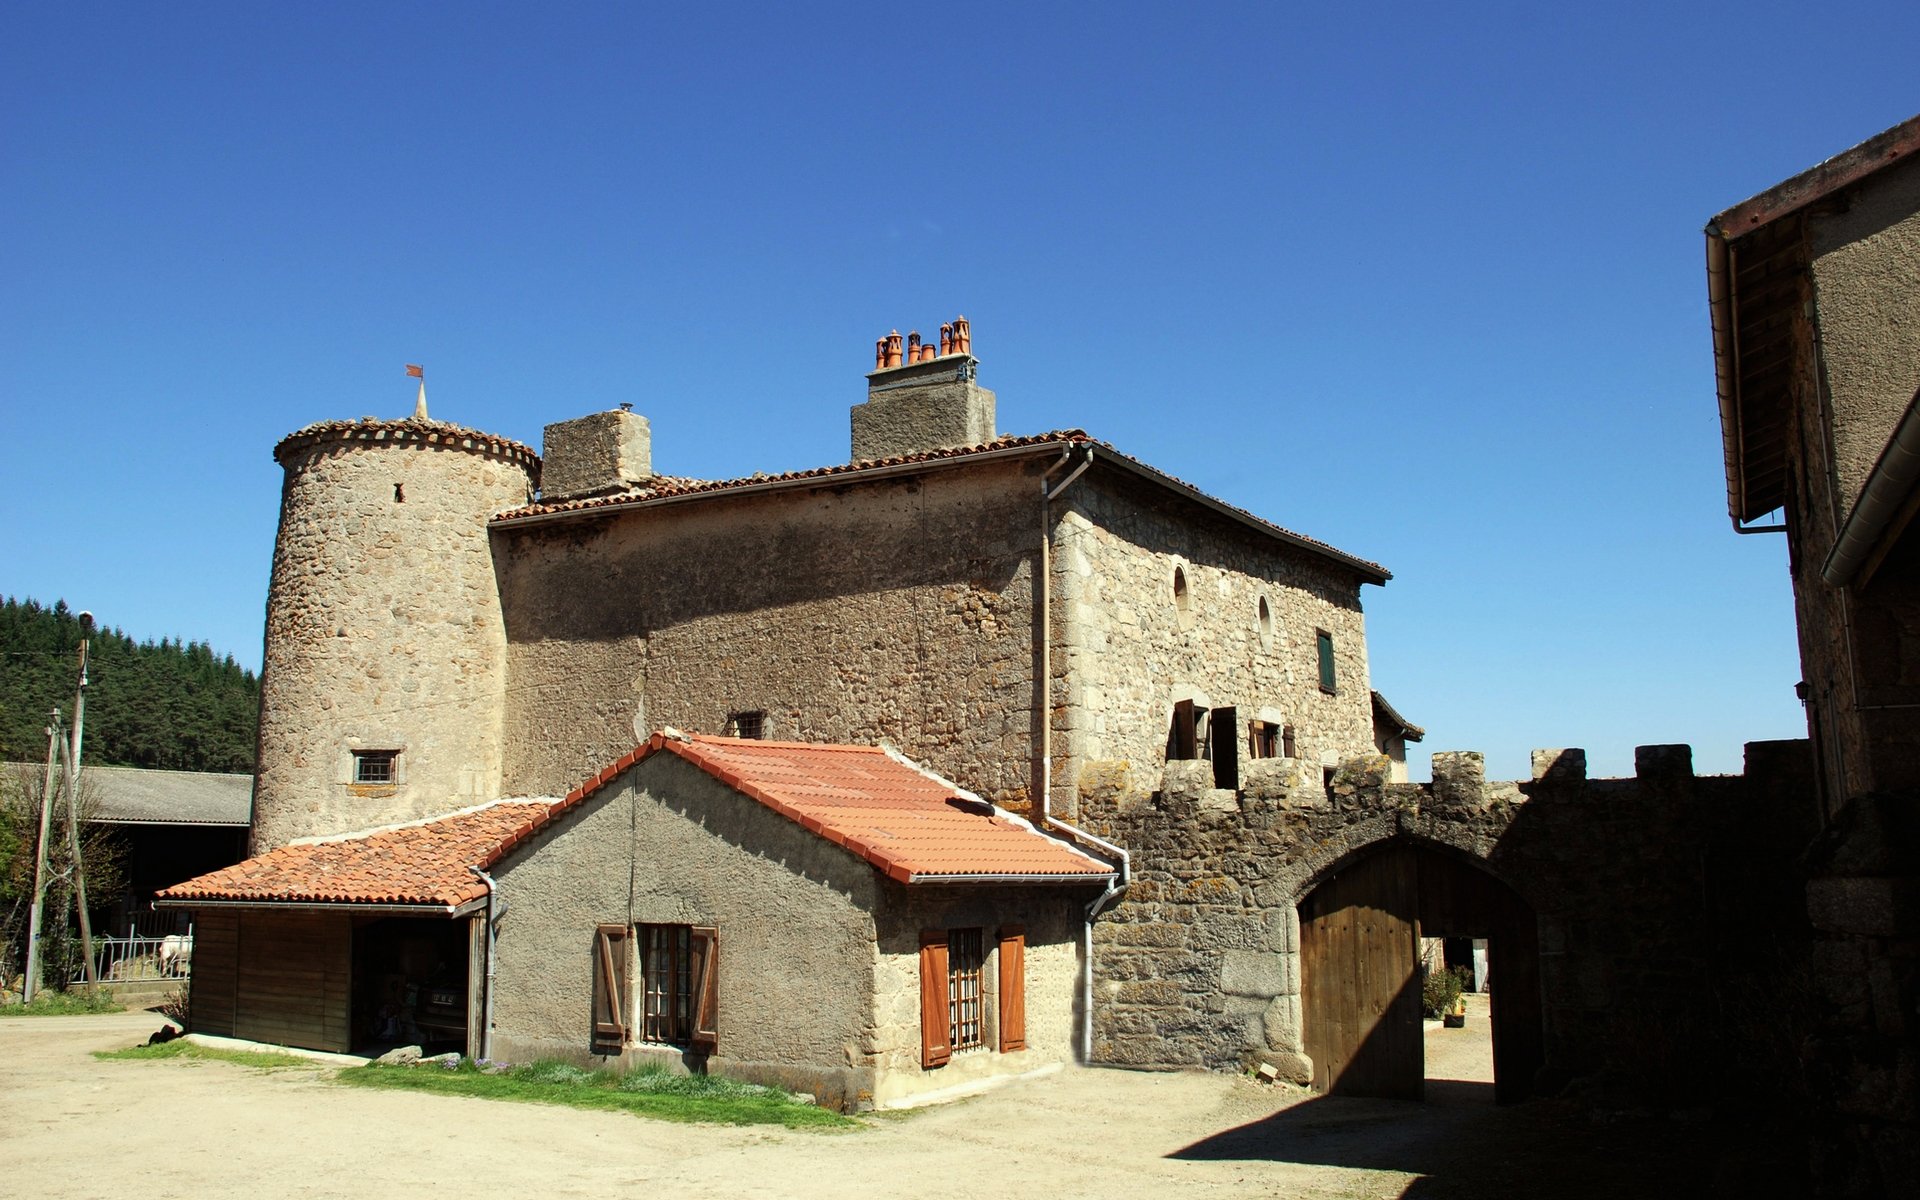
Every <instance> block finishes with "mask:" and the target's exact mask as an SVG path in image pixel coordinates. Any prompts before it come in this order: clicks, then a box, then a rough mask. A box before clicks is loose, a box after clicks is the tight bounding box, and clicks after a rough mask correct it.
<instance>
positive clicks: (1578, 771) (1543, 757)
mask: <svg viewBox="0 0 1920 1200" xmlns="http://www.w3.org/2000/svg"><path fill="white" fill-rule="evenodd" d="M1533 777H1534V778H1535V779H1537V780H1540V781H1542V782H1545V783H1576V782H1579V781H1580V780H1583V779H1585V778H1586V777H1587V752H1586V751H1585V750H1578V749H1559V750H1535V751H1534V752H1533Z"/></svg>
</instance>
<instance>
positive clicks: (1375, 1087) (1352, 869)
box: [1300, 847, 1425, 1100]
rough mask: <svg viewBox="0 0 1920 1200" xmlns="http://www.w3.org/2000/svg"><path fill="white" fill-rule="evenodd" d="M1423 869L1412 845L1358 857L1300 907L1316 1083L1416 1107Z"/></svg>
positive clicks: (1421, 1076)
mask: <svg viewBox="0 0 1920 1200" xmlns="http://www.w3.org/2000/svg"><path fill="white" fill-rule="evenodd" d="M1418 897H1419V876H1418V863H1417V861H1416V859H1415V856H1414V852H1413V851H1412V850H1411V849H1409V848H1407V847H1393V848H1390V849H1387V850H1382V851H1380V852H1378V853H1375V854H1371V855H1368V856H1366V857H1365V858H1362V859H1359V860H1358V861H1356V862H1354V863H1353V864H1352V865H1350V866H1348V867H1346V868H1344V869H1343V870H1341V871H1340V873H1338V874H1337V875H1334V876H1333V877H1332V878H1330V879H1328V880H1326V881H1325V882H1324V883H1322V884H1321V885H1320V886H1319V887H1317V888H1315V889H1314V890H1313V892H1312V894H1311V895H1309V896H1308V897H1307V898H1306V900H1305V901H1303V902H1302V903H1301V905H1300V971H1301V991H1302V993H1303V996H1302V1001H1303V1012H1302V1014H1301V1015H1302V1018H1303V1023H1304V1025H1305V1030H1304V1033H1305V1035H1306V1050H1307V1055H1308V1057H1310V1058H1312V1059H1313V1085H1314V1087H1315V1088H1316V1089H1318V1090H1320V1091H1324V1092H1331V1093H1334V1094H1336V1095H1349V1096H1385V1097H1390V1098H1394V1099H1401V1100H1418V1099H1420V1098H1421V1097H1422V1095H1423V1094H1424V1085H1425V1058H1424V1054H1423V1048H1422V1045H1421V1025H1420V978H1419V969H1418V968H1419V962H1420V953H1419V944H1420V922H1419V920H1418V916H1417V908H1416V906H1417V903H1418Z"/></svg>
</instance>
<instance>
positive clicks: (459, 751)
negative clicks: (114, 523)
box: [252, 417, 540, 854]
mask: <svg viewBox="0 0 1920 1200" xmlns="http://www.w3.org/2000/svg"><path fill="white" fill-rule="evenodd" d="M273 456H274V458H275V459H276V460H277V461H278V462H279V463H280V465H281V466H282V467H284V468H285V470H286V481H285V484H284V486H283V488H282V491H281V498H280V531H279V536H278V537H277V539H276V540H275V543H274V553H273V578H272V583H271V585H270V587H269V590H268V593H267V630H266V650H265V655H264V668H263V672H262V677H261V688H260V693H261V697H260V753H259V764H258V767H257V774H256V776H255V784H254V799H253V844H252V852H253V853H255V854H259V853H261V852H263V851H265V850H270V849H272V848H273V847H275V846H282V845H285V844H286V843H287V842H289V841H292V840H294V839H296V838H302V837H313V836H318V835H325V834H331V833H342V832H346V831H349V830H356V829H366V828H368V827H370V826H375V825H384V824H392V823H395V822H400V821H408V820H413V819H415V818H419V817H426V816H431V815H434V814H437V813H444V812H449V811H452V810H454V809H458V808H463V807H466V806H468V805H472V804H477V803H480V802H482V801H485V800H491V799H494V798H495V797H496V796H497V795H498V792H499V786H500V740H501V720H502V712H503V702H504V691H503V689H504V686H505V677H506V632H505V627H504V625H503V623H502V620H501V611H500V597H499V592H498V590H497V588H496V585H495V582H494V571H493V553H492V549H491V545H490V541H489V535H488V532H487V520H488V518H489V517H491V516H492V515H493V514H494V513H497V512H500V511H501V510H503V509H506V508H510V507H513V506H515V505H519V504H524V503H526V502H527V500H528V499H529V498H531V496H532V494H533V491H534V488H535V487H536V486H537V485H538V483H539V478H540V459H539V457H538V456H537V455H535V454H534V452H533V451H532V450H530V449H528V448H527V447H525V446H523V445H520V444H519V443H518V442H513V441H509V440H507V439H505V438H501V437H495V436H493V435H491V434H485V433H479V432H476V431H474V430H471V429H463V428H461V427H459V426H457V425H449V424H446V423H444V422H440V421H431V420H425V419H421V418H419V417H416V418H415V419H412V420H406V421H377V420H374V419H372V418H367V419H364V420H360V421H327V422H322V423H320V424H317V425H309V426H308V427H306V428H305V429H302V430H300V431H298V432H296V433H292V434H289V435H288V436H287V437H286V438H285V439H283V440H282V441H281V442H280V444H279V445H277V446H275V447H274V450H273Z"/></svg>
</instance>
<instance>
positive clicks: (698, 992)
mask: <svg viewBox="0 0 1920 1200" xmlns="http://www.w3.org/2000/svg"><path fill="white" fill-rule="evenodd" d="M691 946H692V954H693V964H692V967H693V1038H692V1041H693V1044H694V1045H696V1046H700V1047H702V1048H704V1049H705V1050H706V1051H707V1052H708V1053H712V1052H713V1051H714V1050H717V1049H718V1048H719V1046H720V933H719V931H718V930H714V929H702V928H700V927H699V926H697V925H696V926H694V928H693V936H692V938H691Z"/></svg>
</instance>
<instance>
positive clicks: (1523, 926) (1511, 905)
mask: <svg viewBox="0 0 1920 1200" xmlns="http://www.w3.org/2000/svg"><path fill="white" fill-rule="evenodd" d="M1423 934H1424V935H1425V936H1428V937H1484V938H1486V939H1487V944H1488V957H1489V970H1490V976H1491V979H1492V993H1493V994H1492V997H1491V1000H1492V1006H1491V1007H1492V1013H1493V1060H1494V1098H1495V1099H1496V1100H1498V1101H1501V1102H1503V1103H1504V1102H1508V1101H1512V1100H1519V1099H1522V1098H1524V1097H1525V1096H1526V1095H1527V1094H1528V1092H1529V1091H1530V1089H1531V1087H1532V1083H1533V1078H1534V1075H1535V1074H1536V1072H1538V1070H1539V1068H1540V1065H1541V1062H1542V1061H1543V1051H1544V1041H1543V1038H1542V1035H1541V1027H1540V965H1539V940H1538V933H1537V929H1536V923H1535V920H1534V915H1533V910H1532V909H1531V908H1529V907H1528V906H1527V903H1526V902H1525V901H1524V900H1522V899H1521V898H1520V897H1519V896H1518V895H1517V894H1516V893H1515V892H1514V891H1513V889H1512V888H1509V887H1508V886H1507V885H1505V884H1504V883H1501V882H1500V881H1499V880H1498V879H1495V878H1494V877H1493V876H1492V875H1489V874H1488V873H1487V872H1485V871H1483V870H1481V869H1479V868H1477V867H1475V866H1473V865H1471V864H1470V863H1468V862H1466V861H1465V860H1463V859H1460V858H1457V857H1454V856H1453V855H1450V854H1444V853H1441V852H1439V851H1435V850H1430V849H1427V848H1425V847H1422V846H1419V845H1417V844H1414V843H1411V842H1395V843H1389V844H1388V845H1386V846H1384V847H1383V848H1381V849H1379V850H1376V851H1373V852H1371V853H1368V854H1365V855H1362V856H1361V857H1360V858H1357V859H1355V860H1354V861H1353V862H1351V863H1349V864H1347V865H1346V866H1344V867H1342V868H1341V869H1340V870H1339V871H1337V872H1336V873H1334V874H1333V875H1331V876H1329V877H1328V878H1327V879H1325V880H1324V881H1322V882H1321V884H1320V886H1319V887H1317V888H1315V889H1314V890H1313V891H1312V892H1311V893H1309V894H1308V895H1307V897H1306V899H1304V900H1302V901H1301V902H1300V987H1301V992H1302V996H1301V1009H1302V1011H1301V1018H1302V1024H1303V1025H1304V1029H1303V1030H1302V1032H1303V1034H1304V1035H1305V1042H1306V1051H1307V1055H1308V1057H1310V1058H1311V1059H1312V1060H1313V1085H1314V1087H1315V1088H1316V1089H1318V1090H1320V1091H1325V1092H1331V1093H1334V1094H1338V1095H1349V1096H1385V1097H1390V1098H1394V1099H1402V1100H1418V1099H1420V1098H1421V1095H1422V1093H1423V1091H1424V1087H1425V1061H1424V1052H1423V1042H1422V1033H1421V1026H1420V971H1419V963H1420V938H1421V937H1422V935H1423Z"/></svg>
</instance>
